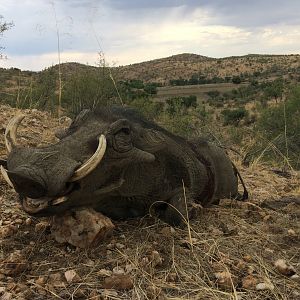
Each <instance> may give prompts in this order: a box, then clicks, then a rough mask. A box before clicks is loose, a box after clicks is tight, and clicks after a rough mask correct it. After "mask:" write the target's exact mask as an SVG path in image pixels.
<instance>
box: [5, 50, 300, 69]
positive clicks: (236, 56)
mask: <svg viewBox="0 0 300 300" xmlns="http://www.w3.org/2000/svg"><path fill="white" fill-rule="evenodd" d="M180 55H197V56H201V57H205V58H208V59H228V58H239V57H247V56H298V55H300V54H298V53H289V54H284V53H282V54H269V53H263V54H261V53H249V54H244V55H232V56H224V57H210V56H205V55H201V54H196V53H178V54H173V55H170V56H165V57H158V58H154V59H149V60H145V61H139V62H133V63H129V64H126V65H118V66H109V65H108V67H113V68H114V67H116V68H119V67H127V66H132V65H137V64H142V63H148V62H152V61H155V60H160V59H167V58H170V57H174V56H180ZM63 64H80V65H84V66H90V67H97V66H96V65H91V64H88V63H82V62H77V61H67V62H60V65H63ZM57 65H59V63H58V62H57V63H54V64H51V65H49V66H45V67H44V68H43V69H40V70H29V69H20V68H18V67H15V66H10V67H2V66H0V68H3V69H19V70H21V71H24V72H26V71H28V72H41V71H43V70H45V69H48V68H51V67H55V66H57Z"/></svg>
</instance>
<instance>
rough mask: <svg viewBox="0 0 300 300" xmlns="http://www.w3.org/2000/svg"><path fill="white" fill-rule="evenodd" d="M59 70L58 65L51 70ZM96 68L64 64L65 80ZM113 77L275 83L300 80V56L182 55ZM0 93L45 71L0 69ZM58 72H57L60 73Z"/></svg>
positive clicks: (136, 66)
mask: <svg viewBox="0 0 300 300" xmlns="http://www.w3.org/2000/svg"><path fill="white" fill-rule="evenodd" d="M52 68H54V69H58V65H55V66H50V67H49V68H47V69H48V70H49V69H52ZM95 68H96V67H95V66H90V65H85V64H80V63H75V62H69V63H63V64H61V72H62V76H63V79H64V80H67V79H68V77H69V76H70V75H72V74H74V73H78V72H82V71H87V72H88V71H89V70H92V69H95ZM111 70H112V74H113V75H114V77H115V80H116V81H119V80H136V79H138V80H142V81H144V82H145V83H149V82H155V83H159V84H161V85H167V86H168V85H170V81H172V80H178V79H185V80H189V79H191V78H192V77H198V78H199V77H202V78H223V79H224V78H226V77H227V78H232V77H234V76H242V77H243V76H244V78H249V77H251V76H256V77H257V78H260V79H272V78H277V77H280V76H283V77H287V76H290V77H293V76H294V77H295V76H298V77H299V76H300V55H299V54H290V55H264V54H248V55H244V56H231V57H224V58H212V57H207V56H202V55H198V54H193V53H182V54H177V55H172V56H169V57H165V58H159V59H154V60H150V61H145V62H140V63H134V64H130V65H125V66H119V67H112V68H111ZM0 71H1V76H0V89H1V86H2V87H5V86H6V84H5V82H6V81H7V82H9V84H10V86H13V85H14V83H16V82H17V77H18V76H20V75H21V76H22V77H24V78H25V77H27V78H28V77H30V76H35V75H38V74H40V73H43V72H44V71H40V72H33V71H20V70H19V69H16V68H10V69H3V68H0ZM55 71H56V70H55ZM57 71H58V70H57Z"/></svg>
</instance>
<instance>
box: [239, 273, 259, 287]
mask: <svg viewBox="0 0 300 300" xmlns="http://www.w3.org/2000/svg"><path fill="white" fill-rule="evenodd" d="M256 286H257V278H256V277H254V276H253V275H248V276H246V277H244V278H243V280H242V287H243V288H244V289H247V290H255V288H256Z"/></svg>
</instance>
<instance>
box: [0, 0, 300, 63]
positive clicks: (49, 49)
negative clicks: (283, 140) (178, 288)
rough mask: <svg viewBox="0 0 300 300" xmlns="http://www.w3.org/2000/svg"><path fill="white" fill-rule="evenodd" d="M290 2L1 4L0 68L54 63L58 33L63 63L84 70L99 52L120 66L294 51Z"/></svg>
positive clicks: (67, 0) (64, 0) (295, 26)
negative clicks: (188, 55)
mask: <svg viewBox="0 0 300 300" xmlns="http://www.w3.org/2000/svg"><path fill="white" fill-rule="evenodd" d="M288 2H289V3H288V5H287V4H286V1H281V0H272V1H271V0H264V1H262V0H253V1H251V2H249V1H237V0H231V1H227V0H226V1H225V0H214V1H209V0H201V1H196V0H172V1H171V0H160V1H158V0H153V1H148V0H147V1H146V0H131V1H130V0H128V1H123V0H122V1H121V0H102V1H99V0H56V1H55V0H53V1H48V0H40V1H35V0H22V5H20V3H19V1H17V0H10V1H5V0H0V11H1V14H3V15H4V17H5V19H6V20H8V21H10V20H13V21H14V22H15V27H14V28H12V29H11V30H9V31H8V32H7V33H6V35H5V38H4V39H1V40H0V42H1V45H4V46H5V47H6V54H7V55H8V57H9V58H10V60H9V61H6V62H1V61H0V63H1V64H2V65H3V64H5V65H6V66H9V63H11V66H13V65H14V66H22V67H24V68H26V69H30V68H33V69H38V68H41V67H46V66H48V65H51V64H52V63H53V62H54V63H55V61H56V59H55V57H56V54H55V53H57V42H58V40H57V32H56V31H57V28H56V26H57V27H58V30H59V40H60V51H61V53H62V56H63V57H64V59H65V60H68V61H72V60H78V61H80V62H89V63H90V64H94V62H95V58H94V57H95V55H97V52H98V51H100V50H103V51H104V52H105V54H106V56H107V58H108V60H109V61H111V60H113V61H118V62H119V63H120V64H127V63H133V62H138V61H143V60H148V59H154V58H157V57H164V56H169V55H173V54H176V53H182V52H192V53H198V54H202V55H207V56H213V57H222V56H228V55H242V54H248V53H262V52H264V53H290V52H291V51H293V52H299V50H300V43H299V42H298V41H299V40H300V39H299V37H300V36H299V28H300V20H299V19H298V11H299V9H300V2H298V1H296V0H289V1H288ZM55 15H56V18H55ZM75 53H76V55H75ZM67 55H70V57H69V58H68V57H67ZM22 59H24V61H22ZM15 64H17V65H15Z"/></svg>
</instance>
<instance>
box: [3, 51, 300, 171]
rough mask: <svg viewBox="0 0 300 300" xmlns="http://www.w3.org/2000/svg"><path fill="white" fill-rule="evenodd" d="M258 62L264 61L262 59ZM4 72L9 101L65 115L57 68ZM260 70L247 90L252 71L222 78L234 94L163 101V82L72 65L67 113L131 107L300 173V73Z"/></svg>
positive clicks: (177, 129) (65, 73) (66, 85)
mask: <svg viewBox="0 0 300 300" xmlns="http://www.w3.org/2000/svg"><path fill="white" fill-rule="evenodd" d="M250 58H251V57H250ZM257 59H259V60H261V59H262V58H261V57H259V56H258V58H257ZM202 61H206V59H205V58H202ZM210 61H211V60H210ZM219 64H220V62H219ZM262 64H263V63H262ZM273 69H276V68H275V67H274V68H273ZM289 69H290V68H289ZM276 70H277V71H278V69H276ZM2 71H3V72H1V75H0V76H1V77H0V88H1V90H0V95H1V103H6V104H9V105H11V106H13V107H19V108H37V109H40V110H46V111H50V112H52V114H56V113H57V111H58V90H59V82H58V75H57V74H58V70H57V67H56V66H54V67H50V68H47V69H45V70H44V71H42V72H38V73H35V72H29V71H27V72H23V71H21V70H18V69H2ZM257 73H258V71H256V73H255V74H252V75H251V76H250V77H249V76H248V80H250V81H249V83H248V84H247V85H239V82H241V81H245V80H246V79H245V78H246V77H245V74H239V75H234V74H231V75H232V76H227V77H226V79H224V78H223V79H222V78H219V79H218V78H217V77H215V79H214V82H220V83H221V82H226V81H227V82H228V81H231V82H235V83H236V85H234V86H236V88H233V89H232V90H231V91H224V92H222V91H221V90H214V89H212V90H210V91H208V92H206V96H205V97H203V98H202V97H199V96H195V95H193V94H191V95H189V96H175V97H169V98H167V99H165V100H164V101H161V100H158V98H156V94H157V88H158V87H160V86H161V84H160V83H158V82H148V81H143V80H141V79H127V80H120V76H119V75H120V74H119V73H118V72H117V70H116V69H114V68H109V67H107V66H106V65H105V63H103V62H102V63H101V62H100V63H99V65H98V67H88V66H83V65H80V64H66V65H62V98H61V100H62V101H61V102H62V107H60V108H59V109H60V110H62V111H64V112H65V114H67V115H69V116H71V117H72V116H74V115H75V114H77V113H78V112H79V111H80V110H82V109H84V108H91V109H93V108H95V107H97V106H99V105H100V106H103V105H128V106H131V107H134V108H136V109H137V110H139V111H140V112H142V113H143V114H145V115H146V117H147V118H150V119H153V120H155V121H156V122H158V123H159V124H161V125H162V126H164V127H166V128H167V129H169V130H171V131H173V132H174V133H177V134H181V135H185V136H189V137H191V136H195V135H199V134H201V135H203V134H204V135H206V136H207V137H208V138H210V139H214V140H215V141H217V142H218V143H221V144H223V145H225V146H227V147H229V148H232V147H237V148H240V149H243V150H242V152H243V153H242V155H243V156H244V157H245V161H248V160H249V159H251V160H255V159H257V158H258V157H259V159H266V160H273V161H276V162H277V163H278V162H279V163H281V166H282V167H295V168H299V167H300V163H299V157H298V156H297V153H299V150H300V144H299V140H300V138H299V134H298V132H299V129H300V125H299V113H300V104H299V100H298V99H299V96H300V92H299V90H300V86H299V84H298V79H297V78H298V77H297V74H294V75H293V76H289V77H288V78H287V77H285V76H283V75H282V74H281V75H280V76H277V77H274V78H273V77H266V78H264V79H262V78H260V79H258V74H257ZM261 74H262V73H260V75H261ZM291 78H292V79H291ZM221 79H222V80H221ZM211 80H212V79H211V77H203V76H201V77H196V76H192V77H191V79H189V80H188V81H185V80H183V79H182V81H176V80H175V81H173V82H171V83H172V84H175V85H176V84H179V83H182V84H183V85H185V84H187V83H188V84H192V85H193V84H199V83H200V82H202V83H205V84H207V83H209V82H212V81H211ZM214 86H215V85H214ZM220 127H222V128H223V129H222V130H220ZM278 157H280V159H278Z"/></svg>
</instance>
